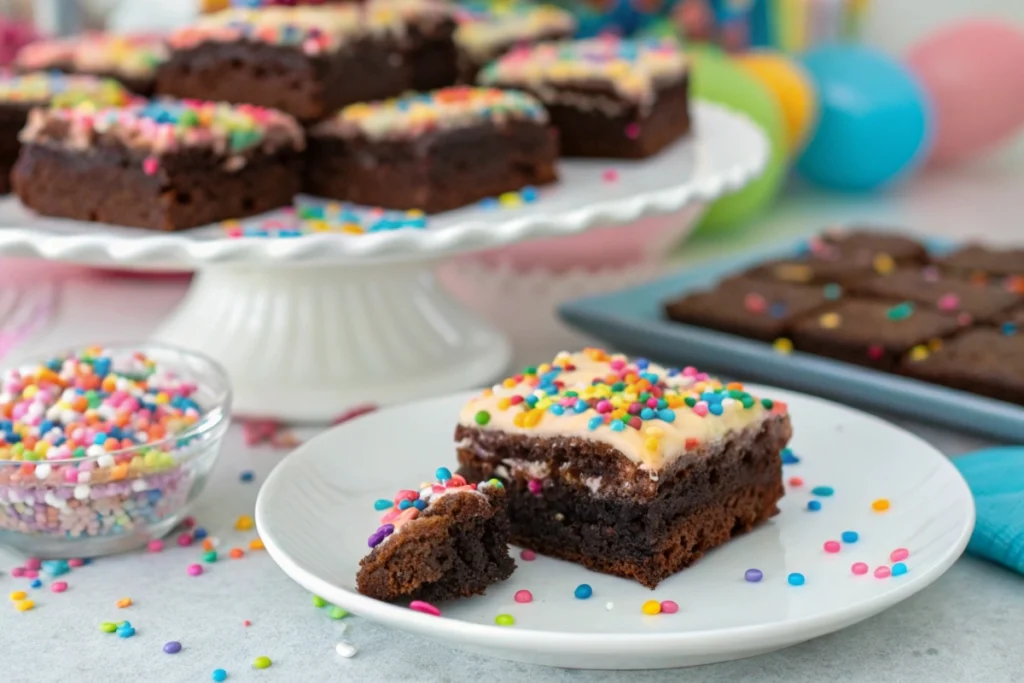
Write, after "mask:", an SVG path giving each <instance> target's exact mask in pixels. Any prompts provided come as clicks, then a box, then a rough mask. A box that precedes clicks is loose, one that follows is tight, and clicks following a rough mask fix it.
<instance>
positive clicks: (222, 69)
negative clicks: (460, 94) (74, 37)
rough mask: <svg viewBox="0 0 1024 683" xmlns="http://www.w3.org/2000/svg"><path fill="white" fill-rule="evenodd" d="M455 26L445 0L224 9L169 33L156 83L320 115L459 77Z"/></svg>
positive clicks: (176, 91) (173, 91)
mask: <svg viewBox="0 0 1024 683" xmlns="http://www.w3.org/2000/svg"><path fill="white" fill-rule="evenodd" d="M454 31H455V21H454V19H453V18H452V10H451V8H450V7H449V6H448V5H447V4H446V3H444V2H441V1H440V0H368V2H366V3H351V4H344V5H329V6H317V7H303V6H300V7H267V8H262V9H241V8H238V9H231V10H225V11H223V12H218V13H216V14H211V15H207V16H204V17H202V18H200V19H199V20H198V21H197V22H196V23H194V24H192V25H191V26H188V27H185V28H182V29H179V30H178V31H176V32H174V33H173V34H171V37H170V44H171V49H172V52H171V57H170V59H169V60H168V61H167V62H166V63H164V65H163V66H162V67H161V68H160V70H159V72H158V73H157V92H159V93H163V94H167V95H173V96H175V97H201V98H203V99H214V100H224V101H227V102H247V103H251V104H258V105H261V106H264V107H274V108H276V109H280V110H282V111H285V112H288V113H289V114H292V115H293V116H295V117H297V118H299V119H301V120H302V121H304V122H311V121H316V120H319V119H322V118H324V117H326V116H329V115H330V114H332V113H334V112H336V111H337V110H338V109H340V108H341V107H343V106H345V105H347V104H351V103H353V102H364V101H368V100H377V99H381V98H385V97H393V96H396V95H400V94H401V93H403V92H406V91H408V90H430V89H432V88H440V87H443V86H446V85H451V84H453V83H454V82H455V79H456V69H457V65H456V61H457V60H456V50H455V43H454V41H453V39H452V35H453V33H454Z"/></svg>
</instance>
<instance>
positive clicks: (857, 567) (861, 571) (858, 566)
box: [850, 562, 868, 576]
mask: <svg viewBox="0 0 1024 683" xmlns="http://www.w3.org/2000/svg"><path fill="white" fill-rule="evenodd" d="M850 571H852V572H853V573H854V574H856V575H857V576H863V575H865V574H867V573H868V566H867V565H866V564H864V563H863V562H854V563H853V566H852V567H850Z"/></svg>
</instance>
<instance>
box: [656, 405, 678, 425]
mask: <svg viewBox="0 0 1024 683" xmlns="http://www.w3.org/2000/svg"><path fill="white" fill-rule="evenodd" d="M658 419H659V420H662V421H664V422H675V419H676V411H674V410H672V409H671V408H662V409H661V410H659V411H658Z"/></svg>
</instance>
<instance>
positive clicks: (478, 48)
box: [455, 4, 576, 62]
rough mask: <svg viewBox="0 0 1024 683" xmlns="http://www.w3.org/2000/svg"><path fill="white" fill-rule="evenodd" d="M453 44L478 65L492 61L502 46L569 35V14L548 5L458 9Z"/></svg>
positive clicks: (572, 23)
mask: <svg viewBox="0 0 1024 683" xmlns="http://www.w3.org/2000/svg"><path fill="white" fill-rule="evenodd" d="M455 18H456V21H458V24H459V27H458V29H457V30H456V31H455V43H456V44H457V45H458V46H459V48H460V49H461V50H463V51H465V52H466V53H468V54H469V55H471V56H472V57H473V58H474V59H476V60H477V61H479V62H483V61H485V60H487V59H489V58H492V57H494V56H496V55H495V53H496V52H498V51H500V50H501V49H502V48H503V47H505V46H508V45H513V44H521V43H526V42H530V41H535V40H538V39H541V38H551V37H556V36H571V35H572V34H574V33H575V32H576V19H575V18H574V17H573V15H572V14H571V13H569V12H567V11H565V10H563V9H560V8H558V7H553V6H551V5H514V4H494V5H492V6H490V7H488V8H487V9H476V8H472V9H469V8H460V9H459V10H458V11H457V12H456V15H455Z"/></svg>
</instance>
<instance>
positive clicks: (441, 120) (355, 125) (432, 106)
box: [313, 86, 548, 139]
mask: <svg viewBox="0 0 1024 683" xmlns="http://www.w3.org/2000/svg"><path fill="white" fill-rule="evenodd" d="M547 120H548V115H547V111H546V110H545V109H544V107H542V106H541V104H540V102H538V101H537V100H536V99H534V98H533V97H531V96H530V95H527V94H526V93H522V92H518V91H516V90H498V89H497V88H471V87H467V86H452V87H450V88H442V89H440V90H434V91H432V92H426V93H415V94H411V95H405V96H403V97H398V98H395V99H390V100H382V101H380V102H357V103H356V104H350V105H349V106H347V107H345V108H344V109H342V110H341V111H340V112H338V114H337V115H336V116H335V117H334V118H333V119H330V120H328V121H324V122H323V123H321V124H319V125H318V126H316V127H315V128H314V129H313V135H318V134H321V135H322V134H334V135H340V136H342V137H355V136H364V137H368V138H371V139H379V138H395V137H414V136H418V135H422V134H423V133H426V132H428V131H433V130H449V129H453V128H466V127H470V126H476V125H479V124H481V123H485V122H491V123H494V124H495V125H499V126H500V125H504V124H505V123H506V122H507V121H532V122H535V123H538V124H543V123H547Z"/></svg>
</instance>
